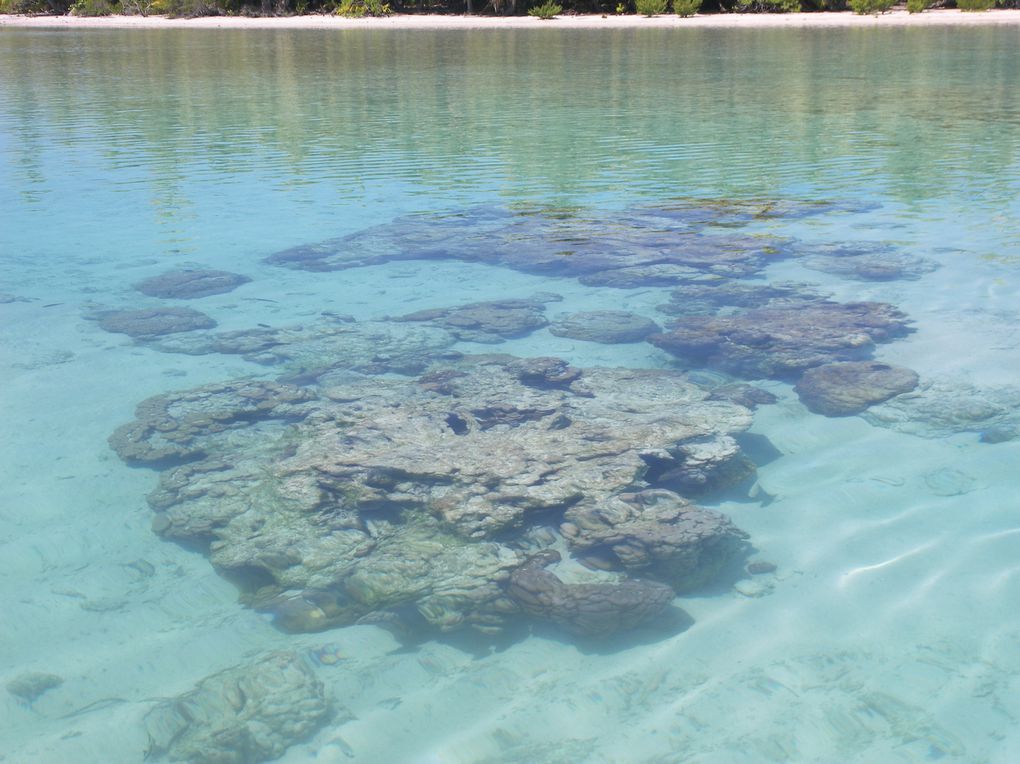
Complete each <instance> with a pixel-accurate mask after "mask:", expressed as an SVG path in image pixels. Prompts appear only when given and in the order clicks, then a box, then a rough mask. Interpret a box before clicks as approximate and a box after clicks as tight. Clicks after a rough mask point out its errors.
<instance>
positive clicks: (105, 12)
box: [71, 0, 120, 16]
mask: <svg viewBox="0 0 1020 764" xmlns="http://www.w3.org/2000/svg"><path fill="white" fill-rule="evenodd" d="M118 10H120V9H119V8H117V6H115V5H111V4H110V3H109V2H108V0H75V3H74V5H72V6H71V15H72V16H111V15H113V14H114V13H116V12H117V11H118Z"/></svg>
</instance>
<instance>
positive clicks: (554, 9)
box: [528, 0, 563, 21]
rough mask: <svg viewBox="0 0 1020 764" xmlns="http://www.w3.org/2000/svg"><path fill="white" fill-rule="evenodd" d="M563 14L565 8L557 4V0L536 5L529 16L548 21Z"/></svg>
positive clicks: (548, 0) (549, 0) (530, 10)
mask: <svg viewBox="0 0 1020 764" xmlns="http://www.w3.org/2000/svg"><path fill="white" fill-rule="evenodd" d="M562 12H563V6H562V5H559V4H557V3H556V2H555V0H547V2H544V3H542V4H541V5H536V6H534V7H533V8H531V9H529V10H528V15H529V16H535V17H537V18H540V19H543V20H545V21H548V20H549V19H551V18H553V17H554V16H558V15H559V14H561V13H562Z"/></svg>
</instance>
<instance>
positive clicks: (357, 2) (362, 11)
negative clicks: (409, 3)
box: [336, 0, 393, 19]
mask: <svg viewBox="0 0 1020 764" xmlns="http://www.w3.org/2000/svg"><path fill="white" fill-rule="evenodd" d="M336 12H337V15H338V16H343V17H345V18H348V19H360V18H362V17H364V16H389V15H390V14H391V13H393V11H392V10H391V9H390V4H389V3H384V2H382V0H341V3H340V5H339V7H337V9H336Z"/></svg>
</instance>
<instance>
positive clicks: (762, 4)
mask: <svg viewBox="0 0 1020 764" xmlns="http://www.w3.org/2000/svg"><path fill="white" fill-rule="evenodd" d="M823 2H824V0H823ZM719 8H720V10H723V11H728V12H731V13H798V12H799V11H800V10H801V4H800V0H736V2H734V3H733V5H725V4H724V0H720V2H719ZM830 10H831V9H830Z"/></svg>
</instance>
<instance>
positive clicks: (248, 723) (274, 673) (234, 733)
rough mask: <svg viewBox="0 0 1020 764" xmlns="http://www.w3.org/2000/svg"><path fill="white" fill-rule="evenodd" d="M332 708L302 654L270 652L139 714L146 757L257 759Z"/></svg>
mask: <svg viewBox="0 0 1020 764" xmlns="http://www.w3.org/2000/svg"><path fill="white" fill-rule="evenodd" d="M335 715H336V712H335V710H334V708H333V706H332V705H331V703H330V701H329V700H327V698H326V693H325V689H324V687H323V685H322V682H320V681H319V680H318V679H317V678H316V676H315V672H313V671H312V669H311V667H310V666H309V665H308V664H307V663H306V661H305V660H304V659H303V658H301V657H299V656H298V655H297V654H295V653H289V652H279V653H272V654H270V655H265V656H262V657H261V658H260V659H259V660H257V661H255V662H253V663H249V664H245V665H241V666H236V667H234V668H230V669H227V670H225V671H221V672H219V673H217V674H213V675H212V676H209V677H206V678H205V679H203V680H202V681H201V682H199V683H198V685H196V686H195V688H194V689H193V690H190V691H188V692H186V693H184V694H183V695H179V696H177V697H176V698H171V699H169V700H165V701H163V702H161V703H159V704H158V705H157V706H156V707H155V708H153V709H152V710H151V711H150V712H149V713H148V714H147V715H146V716H145V720H144V724H145V730H146V732H147V733H148V736H149V748H148V750H147V751H146V753H145V758H146V759H148V758H150V757H152V758H155V759H157V760H160V759H162V760H166V761H183V762H189V764H258V763H259V762H264V761H271V760H272V759H276V758H279V757H280V756H282V755H283V753H284V752H285V751H286V750H287V749H288V748H289V747H290V746H292V745H294V744H295V743H298V742H300V741H302V740H305V739H307V738H309V737H311V735H312V734H313V733H314V732H315V731H316V730H317V729H319V728H320V727H321V726H322V725H323V724H325V723H326V721H328V720H329V719H330V718H331V717H334V716H335ZM344 715H345V716H347V717H348V718H349V715H348V714H347V713H346V712H345V713H344Z"/></svg>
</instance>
